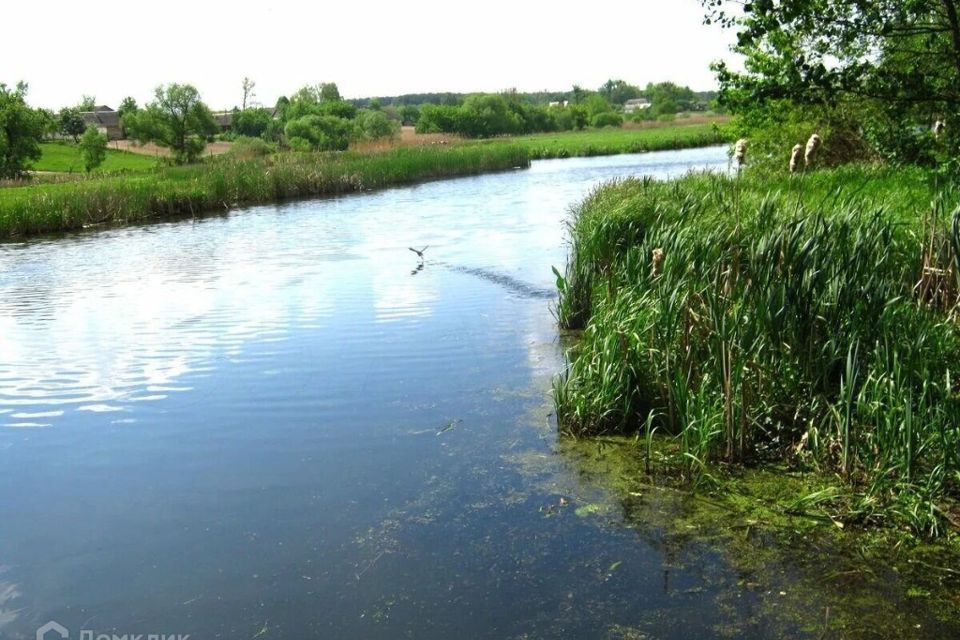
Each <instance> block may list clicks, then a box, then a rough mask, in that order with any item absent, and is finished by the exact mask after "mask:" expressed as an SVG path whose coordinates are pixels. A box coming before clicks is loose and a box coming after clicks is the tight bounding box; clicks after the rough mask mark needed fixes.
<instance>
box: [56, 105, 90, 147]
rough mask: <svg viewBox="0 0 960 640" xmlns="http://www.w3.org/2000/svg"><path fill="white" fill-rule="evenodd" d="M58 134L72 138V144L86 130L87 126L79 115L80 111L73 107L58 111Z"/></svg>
mask: <svg viewBox="0 0 960 640" xmlns="http://www.w3.org/2000/svg"><path fill="white" fill-rule="evenodd" d="M59 120H60V133H62V134H63V135H65V136H69V137H71V138H73V141H74V142H78V141H79V140H80V136H81V135H83V132H84V131H86V130H87V124H86V123H85V122H84V121H83V116H82V115H80V110H79V109H77V108H74V107H65V108H63V109H61V110H60V118H59Z"/></svg>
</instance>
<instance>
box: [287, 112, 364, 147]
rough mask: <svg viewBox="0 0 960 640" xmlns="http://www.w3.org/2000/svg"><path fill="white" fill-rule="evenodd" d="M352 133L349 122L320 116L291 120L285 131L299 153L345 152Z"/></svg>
mask: <svg viewBox="0 0 960 640" xmlns="http://www.w3.org/2000/svg"><path fill="white" fill-rule="evenodd" d="M352 132H353V125H352V123H351V122H350V121H349V120H344V119H343V118H337V117H336V116H320V115H307V116H304V117H302V118H299V119H297V120H291V121H290V122H288V123H287V126H286V127H285V129H284V135H286V137H287V142H288V143H289V144H290V146H291V147H292V148H293V149H295V150H297V151H301V150H312V151H344V150H346V148H347V147H348V146H349V145H350V134H351V133H352Z"/></svg>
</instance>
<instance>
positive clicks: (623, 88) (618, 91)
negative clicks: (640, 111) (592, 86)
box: [598, 79, 642, 105]
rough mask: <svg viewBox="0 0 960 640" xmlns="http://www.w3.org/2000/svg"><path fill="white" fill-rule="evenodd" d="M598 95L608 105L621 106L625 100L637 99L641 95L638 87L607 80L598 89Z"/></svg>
mask: <svg viewBox="0 0 960 640" xmlns="http://www.w3.org/2000/svg"><path fill="white" fill-rule="evenodd" d="M598 93H599V94H600V95H602V96H603V97H604V98H606V99H607V101H609V102H610V104H617V105H623V103H624V102H626V101H627V100H632V99H634V98H639V97H640V96H641V95H642V92H641V91H640V88H639V87H635V86H634V85H632V84H628V83H627V82H624V81H623V80H613V79H610V80H607V81H606V82H605V83H603V86H602V87H600V89H599V91H598Z"/></svg>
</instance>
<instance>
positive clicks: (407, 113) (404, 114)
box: [400, 104, 420, 125]
mask: <svg viewBox="0 0 960 640" xmlns="http://www.w3.org/2000/svg"><path fill="white" fill-rule="evenodd" d="M419 119H420V109H418V108H417V107H416V106H414V105H412V104H405V105H403V106H402V107H400V121H401V122H402V123H403V124H405V125H415V124H417V120H419Z"/></svg>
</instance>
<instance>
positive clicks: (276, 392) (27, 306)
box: [0, 148, 925, 640]
mask: <svg viewBox="0 0 960 640" xmlns="http://www.w3.org/2000/svg"><path fill="white" fill-rule="evenodd" d="M726 166H727V158H726V152H725V150H724V149H723V148H709V149H699V150H687V151H678V152H663V153H650V154H643V155H627V156H613V157H602V158H591V159H570V160H551V161H540V162H535V163H533V166H532V167H531V168H530V169H529V170H522V171H513V172H506V173H498V174H491V175H483V176H477V177H468V178H462V179H455V180H447V181H440V182H430V183H425V184H420V185H416V186H411V187H403V188H397V189H389V190H384V191H380V192H376V193H369V194H362V195H356V196H349V197H343V198H335V199H318V200H306V201H297V202H291V203H284V204H279V205H273V206H257V207H250V208H244V209H240V210H236V211H231V212H229V213H228V214H224V215H220V216H210V217H204V218H201V219H197V220H179V221H173V222H167V223H160V224H152V225H144V226H132V227H124V228H116V229H106V230H100V231H92V232H86V233H80V234H72V235H68V236H64V237H58V238H50V239H39V240H32V241H28V242H18V243H9V244H4V245H0V637H3V638H33V637H34V632H35V630H36V629H37V628H38V627H40V626H41V625H43V624H44V623H47V622H48V621H56V622H57V623H58V624H61V625H63V626H64V627H65V628H67V629H69V630H70V632H71V636H70V637H71V638H75V637H81V634H84V633H87V634H92V636H93V637H96V635H97V634H118V635H122V634H131V635H135V634H143V635H144V638H146V637H147V635H148V634H168V635H175V634H181V635H186V634H189V635H190V636H191V638H193V639H195V640H202V639H206V638H230V639H235V638H244V639H248V638H249V639H255V638H308V637H318V638H385V639H386V638H390V639H393V638H402V637H410V638H450V637H463V638H547V637H583V638H692V637H698V638H711V637H730V636H731V635H735V636H737V637H756V638H764V637H771V636H773V635H779V634H786V635H787V636H788V637H799V636H805V637H821V636H820V631H819V627H818V626H817V622H818V621H820V620H821V618H823V617H824V614H825V606H824V604H823V602H821V599H822V600H824V602H826V606H827V607H828V606H829V597H828V594H821V593H815V594H813V595H810V594H808V593H804V595H803V596H802V597H800V598H794V599H793V600H792V603H793V605H792V609H790V612H788V613H785V610H786V609H788V607H787V605H786V604H783V605H782V606H779V608H778V603H780V602H782V603H787V602H791V598H790V595H791V593H792V591H793V590H794V589H797V588H799V587H798V585H800V584H804V583H805V581H806V582H809V581H810V580H809V579H807V577H806V576H805V574H804V571H805V569H803V567H802V566H798V565H797V563H796V562H794V561H792V560H784V559H783V558H782V556H781V555H777V556H775V557H774V558H767V559H765V560H764V563H765V564H766V563H772V564H771V566H772V567H774V569H773V571H772V572H771V573H769V574H763V575H759V576H753V577H751V576H752V575H753V574H750V575H747V573H749V572H750V571H753V572H754V573H756V572H759V571H761V569H760V568H756V567H755V568H752V569H749V568H745V567H744V566H743V564H742V562H738V560H737V558H735V557H733V556H735V555H736V553H737V552H735V551H731V549H730V548H729V547H727V548H724V547H723V546H720V545H717V544H712V543H710V542H706V541H704V540H702V539H698V538H697V537H696V536H692V535H686V534H684V532H683V531H680V532H678V531H677V530H676V529H677V527H676V521H677V516H676V514H677V511H676V510H677V509H678V506H677V504H676V503H677V500H676V499H675V498H672V497H671V495H672V494H669V493H666V492H664V493H662V494H661V493H660V492H659V491H657V490H654V489H651V490H650V491H649V492H648V493H646V494H643V495H641V494H640V493H636V492H629V493H627V494H624V493H623V492H620V493H618V490H617V487H616V483H615V482H613V481H611V480H610V478H609V475H608V473H609V472H610V469H609V468H605V467H604V464H606V465H607V467H610V466H611V464H609V463H608V462H604V461H607V460H608V458H605V457H603V456H602V455H600V456H595V455H593V453H591V452H595V451H599V449H601V448H602V447H601V445H600V444H599V443H598V444H588V445H587V446H586V448H584V447H583V446H579V445H576V444H569V443H564V442H563V441H561V439H560V438H559V437H558V435H557V432H556V428H555V425H554V424H553V422H552V413H551V410H552V405H551V402H550V396H549V389H550V384H551V380H552V378H553V376H554V375H556V373H557V372H558V371H559V370H560V369H561V367H562V351H563V347H562V345H561V344H560V341H559V339H558V335H557V330H556V326H555V322H554V319H553V317H552V315H551V310H550V308H551V304H552V303H553V300H554V294H555V284H554V277H553V275H552V273H551V266H557V267H558V268H562V265H563V263H564V260H565V254H566V246H565V233H566V228H565V221H566V220H567V218H568V215H569V207H570V205H571V204H573V203H575V202H577V201H578V200H580V199H582V198H583V197H584V196H585V195H586V194H587V193H588V192H589V190H590V189H591V188H592V187H593V186H595V185H597V184H599V183H601V182H603V181H605V180H609V179H612V178H617V177H623V176H640V175H644V176H647V175H649V176H655V177H660V178H663V177H671V176H677V175H680V174H683V173H685V172H687V171H689V170H692V169H714V170H723V169H725V168H726ZM424 246H426V247H427V249H426V251H425V252H424V260H423V262H422V263H421V261H420V260H419V258H418V257H417V256H416V255H415V254H414V253H413V252H411V251H409V249H408V247H415V248H417V249H420V248H422V247H424ZM601 453H602V452H601ZM598 461H599V462H598ZM686 526H687V527H689V528H690V529H694V528H695V527H696V526H697V525H694V524H688V525H686ZM804 588H805V589H809V585H806V586H805V587H804ZM878 588H880V587H877V586H871V587H870V589H873V590H874V591H875V590H876V589H878ZM871 593H872V591H871ZM891 600H894V599H893V598H892V597H891ZM888 604H889V606H891V607H899V609H898V610H900V611H904V612H905V611H909V603H906V604H903V603H898V602H888ZM797 611H800V613H797ZM826 615H827V617H829V612H826ZM901 615H908V614H906V613H902V614H901ZM911 622H912V621H911ZM924 622H925V621H924ZM912 626H913V625H911V628H912ZM50 637H59V636H57V635H56V630H54V631H52V632H50V633H49V634H48V635H47V638H50Z"/></svg>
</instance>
